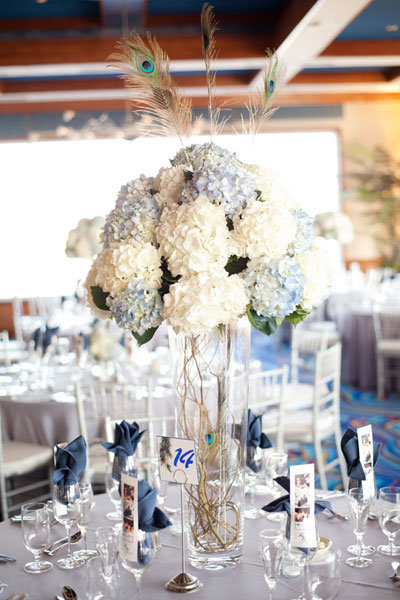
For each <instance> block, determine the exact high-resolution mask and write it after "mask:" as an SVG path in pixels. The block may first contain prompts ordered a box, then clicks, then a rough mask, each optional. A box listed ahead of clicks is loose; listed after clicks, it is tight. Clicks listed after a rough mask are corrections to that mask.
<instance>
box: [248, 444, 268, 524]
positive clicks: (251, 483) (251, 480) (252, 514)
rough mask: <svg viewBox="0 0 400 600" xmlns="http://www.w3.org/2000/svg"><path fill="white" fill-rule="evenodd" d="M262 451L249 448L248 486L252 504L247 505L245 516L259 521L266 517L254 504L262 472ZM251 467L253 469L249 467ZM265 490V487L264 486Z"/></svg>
mask: <svg viewBox="0 0 400 600" xmlns="http://www.w3.org/2000/svg"><path fill="white" fill-rule="evenodd" d="M262 455H263V452H262V449H261V448H252V447H247V465H246V485H247V489H246V491H247V492H250V503H249V504H246V505H245V508H244V511H243V514H244V516H245V518H246V519H258V518H259V517H262V516H264V514H265V513H263V512H262V510H261V509H260V507H259V506H256V504H254V494H255V490H256V487H257V484H258V483H259V482H260V471H261V468H262ZM249 464H250V465H251V467H250V466H249ZM264 488H265V485H264Z"/></svg>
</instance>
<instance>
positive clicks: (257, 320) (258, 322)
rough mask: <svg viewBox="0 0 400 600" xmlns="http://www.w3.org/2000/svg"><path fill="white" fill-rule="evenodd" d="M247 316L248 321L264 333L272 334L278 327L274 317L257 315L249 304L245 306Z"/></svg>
mask: <svg viewBox="0 0 400 600" xmlns="http://www.w3.org/2000/svg"><path fill="white" fill-rule="evenodd" d="M247 316H248V317H249V321H250V323H251V324H252V325H253V327H255V328H256V329H258V331H261V332H262V333H265V335H272V334H273V333H275V331H276V330H277V329H278V322H277V319H276V318H275V317H263V316H261V317H260V315H258V314H257V313H256V311H255V310H254V308H252V307H251V304H249V305H248V307H247Z"/></svg>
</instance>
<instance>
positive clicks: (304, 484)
mask: <svg viewBox="0 0 400 600" xmlns="http://www.w3.org/2000/svg"><path fill="white" fill-rule="evenodd" d="M294 484H295V486H296V490H304V489H307V488H309V487H310V475H309V474H308V473H303V474H300V475H296V476H295V480H294Z"/></svg>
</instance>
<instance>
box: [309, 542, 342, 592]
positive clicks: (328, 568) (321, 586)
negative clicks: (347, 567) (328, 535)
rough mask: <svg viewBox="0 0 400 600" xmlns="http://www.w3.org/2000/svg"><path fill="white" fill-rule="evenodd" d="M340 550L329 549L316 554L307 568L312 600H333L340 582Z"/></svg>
mask: <svg viewBox="0 0 400 600" xmlns="http://www.w3.org/2000/svg"><path fill="white" fill-rule="evenodd" d="M340 558H341V553H340V550H336V549H335V548H333V547H331V548H329V549H328V550H326V551H323V552H317V553H316V554H315V556H314V558H313V559H312V560H310V562H309V564H308V567H309V572H310V587H311V597H312V600H333V598H335V597H336V595H337V594H338V592H339V589H340V585H341V582H342V579H341V573H340Z"/></svg>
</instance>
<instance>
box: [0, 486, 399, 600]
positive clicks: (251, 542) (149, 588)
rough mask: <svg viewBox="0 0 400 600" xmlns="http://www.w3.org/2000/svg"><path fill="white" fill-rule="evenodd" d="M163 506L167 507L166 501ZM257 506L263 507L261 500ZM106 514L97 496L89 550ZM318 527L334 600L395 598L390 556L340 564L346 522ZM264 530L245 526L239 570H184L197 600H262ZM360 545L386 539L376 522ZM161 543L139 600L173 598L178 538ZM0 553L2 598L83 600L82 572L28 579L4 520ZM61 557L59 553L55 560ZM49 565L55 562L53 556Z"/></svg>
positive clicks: (128, 591)
mask: <svg viewBox="0 0 400 600" xmlns="http://www.w3.org/2000/svg"><path fill="white" fill-rule="evenodd" d="M173 491H175V490H173ZM167 502H168V503H169V504H170V503H171V502H170V499H169V498H168V497H167ZM332 503H333V506H334V508H336V509H337V510H338V511H340V512H346V510H347V506H346V500H345V499H336V500H333V501H332ZM260 505H262V498H261V497H260ZM109 510H111V504H110V502H109V500H108V499H107V497H106V496H96V507H95V509H94V511H93V516H92V522H91V526H90V527H91V529H90V531H89V533H88V540H89V546H93V544H94V528H96V527H99V526H100V525H105V524H110V522H109V521H106V519H105V514H106V513H107V512H108V511H109ZM318 522H319V533H320V535H321V536H326V537H328V538H330V539H331V540H332V541H333V543H334V544H335V546H336V547H338V548H341V549H342V585H341V589H340V591H339V594H338V596H337V598H338V599H339V600H349V599H351V600H361V599H362V600H365V599H366V598H372V597H375V598H379V599H380V600H390V599H392V598H393V599H395V598H396V599H398V598H399V597H400V590H399V589H398V588H394V586H393V584H392V582H391V580H390V579H389V578H388V575H389V574H390V573H391V567H390V558H389V557H385V556H382V555H380V554H377V553H376V554H374V555H373V557H372V558H373V561H374V564H373V566H372V567H370V568H367V569H355V568H351V567H348V566H347V565H346V564H345V562H344V561H345V559H346V557H347V556H349V555H348V554H347V553H346V550H345V549H346V547H347V545H348V544H349V543H354V540H355V538H354V535H353V533H352V528H351V525H350V523H349V522H343V521H339V520H337V519H334V520H328V519H326V518H325V517H323V516H319V517H318ZM268 526H271V522H270V521H267V519H266V518H261V519H258V520H256V521H246V525H245V546H244V556H243V559H242V561H241V563H240V565H239V566H238V567H236V568H235V569H227V570H225V571H222V572H221V571H220V572H208V571H204V570H197V569H194V568H193V567H191V566H188V570H189V571H191V572H193V573H195V574H196V575H197V576H198V577H199V578H200V579H201V581H202V582H203V583H204V587H203V589H202V590H201V591H200V592H198V593H196V596H195V597H196V599H198V600H210V599H221V600H225V599H229V600H243V599H246V598H247V599H251V600H265V598H266V597H267V590H266V584H265V582H264V578H263V569H262V566H261V563H260V558H259V556H258V549H257V535H258V532H259V531H260V530H261V529H264V528H266V527H268ZM272 526H273V524H272ZM51 531H52V539H57V538H60V537H62V536H63V535H64V532H65V530H64V529H63V528H62V527H60V526H59V525H56V526H53V527H52V530H51ZM365 540H366V543H368V544H371V543H372V544H379V543H383V542H384V541H385V540H386V538H385V537H384V535H383V534H382V533H381V532H380V529H379V526H378V524H377V522H376V521H374V522H369V524H368V530H367V534H366V537H365ZM161 542H162V544H163V547H162V549H161V550H160V551H159V552H158V553H157V556H156V557H155V559H154V562H153V564H152V565H151V567H150V568H149V570H147V571H145V573H144V575H143V588H142V597H141V600H163V599H165V600H168V599H169V600H171V598H172V597H173V596H172V595H171V593H170V592H167V591H166V590H165V589H164V585H165V583H166V581H168V580H169V579H170V578H171V577H173V576H174V575H176V574H177V573H178V572H179V571H180V554H179V548H180V538H179V537H175V536H173V535H172V534H171V533H168V532H167V531H166V532H163V533H162V534H161ZM0 552H4V553H7V554H11V555H13V556H15V557H16V558H17V559H18V560H17V562H16V563H7V564H0V580H1V581H4V582H6V583H8V584H9V587H8V588H7V592H6V593H5V592H3V594H2V596H4V598H6V597H7V596H8V595H9V594H11V592H15V593H19V594H21V593H23V592H27V593H28V594H29V598H30V600H53V599H54V596H55V594H57V593H58V594H59V593H60V590H61V587H62V586H63V585H70V586H72V587H73V588H74V589H75V590H76V591H77V593H78V596H79V600H84V599H85V598H86V592H85V590H86V570H85V567H82V568H80V569H76V570H75V571H73V572H66V571H63V570H61V569H59V568H57V567H56V566H54V568H53V569H52V570H51V571H49V572H48V573H44V574H41V575H28V574H27V573H25V572H24V570H23V565H24V563H25V562H27V561H29V560H32V555H31V554H30V553H29V552H28V551H27V550H25V548H24V546H23V543H22V537H21V531H20V525H18V524H10V522H9V521H7V522H5V523H2V524H0ZM63 552H64V551H61V552H60V555H62V553H63ZM51 560H52V561H53V562H55V561H56V557H54V558H53V559H51ZM121 581H122V592H121V600H132V598H135V597H136V596H135V583H134V578H133V575H131V574H129V573H127V572H126V571H125V570H124V569H121ZM298 593H299V590H298V581H297V580H294V579H290V580H289V579H285V578H282V580H281V582H280V583H279V584H278V587H277V589H276V591H275V592H274V600H290V599H292V598H295V597H297V596H298Z"/></svg>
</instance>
